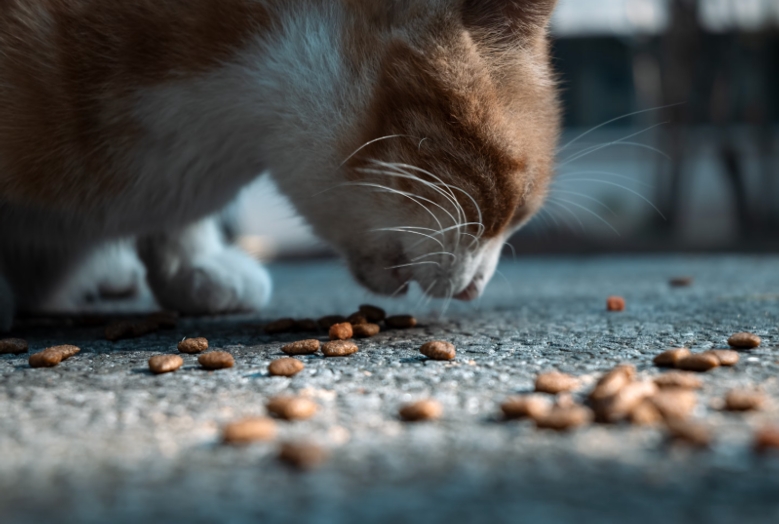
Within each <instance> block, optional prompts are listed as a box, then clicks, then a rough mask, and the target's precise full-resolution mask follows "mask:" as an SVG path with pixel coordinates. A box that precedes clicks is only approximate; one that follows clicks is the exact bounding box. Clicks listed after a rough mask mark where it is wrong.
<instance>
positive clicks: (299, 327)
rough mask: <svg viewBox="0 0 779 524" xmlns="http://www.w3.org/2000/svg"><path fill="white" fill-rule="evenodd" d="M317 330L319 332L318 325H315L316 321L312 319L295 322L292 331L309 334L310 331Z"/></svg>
mask: <svg viewBox="0 0 779 524" xmlns="http://www.w3.org/2000/svg"><path fill="white" fill-rule="evenodd" d="M318 330H319V324H317V323H316V320H314V319H313V318H304V319H301V320H296V321H295V328H294V331H303V332H311V331H318Z"/></svg>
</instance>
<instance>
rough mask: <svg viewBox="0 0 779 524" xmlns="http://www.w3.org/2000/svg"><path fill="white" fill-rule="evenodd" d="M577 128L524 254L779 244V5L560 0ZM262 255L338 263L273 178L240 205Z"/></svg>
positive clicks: (571, 114) (565, 80)
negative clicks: (319, 258)
mask: <svg viewBox="0 0 779 524" xmlns="http://www.w3.org/2000/svg"><path fill="white" fill-rule="evenodd" d="M552 33H553V37H554V44H553V46H554V57H555V67H556V69H557V71H558V72H559V75H560V81H561V87H562V100H563V105H564V112H565V130H564V135H563V139H562V141H561V144H560V148H559V154H558V174H557V179H556V182H555V184H554V189H553V191H552V194H551V197H550V199H549V202H548V204H547V206H546V208H545V209H544V211H542V212H541V213H540V214H539V215H538V216H537V217H536V218H535V219H534V220H533V222H532V223H531V224H530V225H528V226H527V227H526V228H525V229H524V230H523V231H521V232H519V233H518V234H517V235H515V237H514V238H513V239H512V241H511V243H512V245H513V247H514V249H515V250H516V252H517V253H587V252H594V253H597V252H664V251H677V252H678V251H683V252H706V251H742V252H762V251H775V250H779V238H778V237H779V235H777V234H776V233H777V231H779V227H778V226H779V187H777V186H779V177H777V172H778V171H779V165H778V163H777V150H778V149H779V148H778V147H777V146H778V145H779V144H777V142H779V132H778V131H779V125H778V124H779V103H778V102H779V67H778V66H779V0H598V1H597V2H591V1H584V0H560V3H559V7H558V9H557V11H556V14H555V17H554V20H553V26H552ZM239 217H240V222H241V225H242V229H243V231H245V232H246V233H247V235H246V236H245V237H244V238H243V239H242V243H243V245H244V247H246V248H247V249H249V250H250V251H253V252H255V253H256V254H258V255H259V256H261V257H263V258H272V257H276V258H291V257H310V256H327V255H328V254H329V251H328V250H327V248H326V247H325V246H323V245H322V244H321V243H319V242H317V241H316V240H315V239H314V238H313V236H312V235H311V234H310V232H309V231H308V230H307V228H306V227H305V226H304V225H303V224H302V222H301V221H300V220H298V219H297V218H296V217H295V213H294V211H293V210H292V208H291V207H290V206H289V204H288V203H287V202H286V201H285V200H284V199H283V198H282V197H281V196H279V195H278V193H277V192H276V191H275V189H274V188H273V186H272V184H271V183H270V181H268V180H263V181H261V182H259V183H258V184H257V185H256V186H254V187H253V188H251V189H250V190H249V191H247V193H246V194H245V195H244V196H243V198H242V200H241V204H240V207H239Z"/></svg>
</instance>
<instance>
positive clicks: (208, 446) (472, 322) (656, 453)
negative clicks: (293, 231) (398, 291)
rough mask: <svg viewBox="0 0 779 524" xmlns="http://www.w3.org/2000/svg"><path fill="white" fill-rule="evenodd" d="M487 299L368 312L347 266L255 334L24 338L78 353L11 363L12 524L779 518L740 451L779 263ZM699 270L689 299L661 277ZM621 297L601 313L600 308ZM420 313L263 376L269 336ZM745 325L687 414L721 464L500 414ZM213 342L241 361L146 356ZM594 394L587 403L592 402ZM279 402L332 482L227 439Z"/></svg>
mask: <svg viewBox="0 0 779 524" xmlns="http://www.w3.org/2000/svg"><path fill="white" fill-rule="evenodd" d="M500 269H501V273H502V274H501V275H498V276H496V277H495V279H494V281H493V283H492V284H491V286H490V287H489V288H488V291H487V293H486V295H485V297H484V298H483V299H482V300H481V302H480V303H479V304H455V305H453V307H451V308H450V309H449V311H448V312H447V314H446V316H445V317H444V318H440V315H439V313H440V311H439V309H440V307H441V304H440V303H433V304H425V301H424V300H420V299H419V295H414V296H411V297H408V298H406V299H402V300H400V301H397V302H392V301H387V300H374V299H372V298H370V297H369V296H368V295H367V294H366V293H365V292H364V291H362V290H361V289H359V288H358V287H357V286H356V285H355V284H353V283H352V281H351V279H350V278H349V277H348V276H347V274H346V272H345V270H343V269H342V268H341V266H340V265H338V264H336V263H322V262H317V263H305V264H304V263H300V264H288V265H277V266H274V267H272V272H273V274H274V277H275V279H276V285H277V288H276V293H275V298H274V301H273V304H272V306H271V308H269V309H268V311H266V312H265V313H264V314H263V318H262V320H260V319H251V318H246V317H240V318H219V319H185V320H183V321H181V322H180V324H179V327H178V328H177V329H176V330H175V331H160V332H158V333H155V334H152V335H149V336H147V337H144V338H141V339H136V340H127V341H120V342H118V343H110V342H107V341H105V340H102V339H101V333H102V330H101V328H99V327H69V326H66V325H63V324H54V325H43V326H40V325H39V326H33V325H30V324H28V325H26V326H23V327H22V328H21V329H20V330H19V332H18V333H17V334H18V335H21V336H24V337H25V338H27V339H28V340H29V341H30V342H31V344H32V346H33V347H34V349H41V348H43V347H45V346H47V345H52V344H58V343H74V344H77V345H79V346H80V347H81V348H82V353H81V354H79V355H77V356H76V357H74V358H72V359H71V360H68V361H67V362H65V363H63V364H61V365H60V366H59V367H57V368H53V369H30V368H29V367H28V366H27V363H26V357H25V356H18V357H17V356H0V410H1V411H0V413H1V415H0V522H2V523H3V524H12V523H13V524H15V523H27V522H89V523H109V522H110V523H124V522H179V521H181V522H189V523H195V522H216V521H222V522H231V523H233V522H234V523H242V522H313V523H342V522H348V523H351V522H354V523H366V522H388V523H389V522H424V523H436V522H490V523H500V522H512V523H513V522H542V523H558V522H560V523H562V522H577V523H579V522H593V523H596V522H597V523H604V522H605V523H608V522H615V523H617V522H619V523H622V522H696V523H697V522H700V523H728V522H739V523H741V522H779V455H778V456H773V457H770V456H769V457H758V456H755V455H754V454H753V453H752V451H751V450H750V441H751V437H752V433H753V431H754V428H757V427H760V426H762V425H763V424H765V423H769V422H774V423H779V381H778V380H777V372H779V324H777V317H779V257H659V258H652V257H641V258H566V259H535V258H534V259H526V260H522V261H518V262H511V261H508V260H507V261H506V262H505V263H504V264H502V266H501V268H500ZM682 275H691V276H694V277H695V284H694V285H693V286H692V287H690V288H684V289H672V288H671V287H669V285H668V279H669V278H671V277H675V276H682ZM610 294H619V295H622V296H624V297H625V298H626V299H627V303H628V308H627V311H625V312H624V313H607V312H606V311H605V307H604V306H605V298H606V296H607V295H610ZM365 301H369V302H374V303H377V304H379V305H382V306H386V307H387V309H388V310H389V311H390V312H395V313H401V312H412V313H415V314H417V315H418V316H419V318H420V320H421V321H422V325H421V326H420V327H418V328H416V329H412V330H408V331H392V332H389V331H388V332H385V333H382V334H380V335H379V336H378V337H376V338H373V339H369V340H366V341H362V342H360V352H359V353H357V354H356V355H354V356H352V357H349V358H343V359H327V360H325V359H323V358H321V357H318V356H312V357H302V358H303V360H304V361H305V363H306V369H305V370H304V371H303V372H301V373H300V374H299V375H297V376H296V377H294V378H292V379H286V378H277V377H273V378H272V377H269V376H267V373H266V366H267V364H268V363H269V362H270V361H271V360H272V359H273V358H276V357H278V356H281V353H280V351H279V348H280V346H281V345H282V343H283V342H286V341H290V340H294V339H296V338H298V337H297V336H295V335H280V336H277V337H270V336H267V335H264V334H263V333H262V331H261V330H260V329H259V326H260V325H261V324H262V322H263V321H265V320H269V319H273V318H276V317H281V316H295V317H316V316H320V315H324V314H329V313H345V314H348V313H350V312H351V311H353V310H354V309H356V306H357V305H358V304H360V303H362V302H365ZM742 330H749V331H753V332H755V333H757V334H759V335H760V336H761V337H763V339H764V344H763V346H762V347H761V348H759V349H757V350H754V351H750V352H744V354H743V355H742V360H741V362H740V363H739V364H738V366H736V367H735V368H733V369H728V368H720V369H717V370H714V371H712V372H710V373H708V374H706V375H705V377H704V379H705V388H704V390H703V392H702V394H701V397H702V400H703V402H702V403H701V405H700V406H699V408H698V410H697V411H696V414H695V415H696V417H699V418H701V419H703V420H706V421H707V422H708V423H710V424H711V425H712V426H713V427H714V428H715V434H716V435H717V440H716V443H715V445H714V446H713V447H712V449H711V450H707V451H694V450H691V449H688V448H685V447H679V446H670V445H668V443H667V442H666V440H665V438H664V435H663V434H662V432H661V431H659V430H657V429H641V428H633V427H629V426H592V427H588V428H585V429H582V430H578V431H576V432H573V433H570V434H557V433H553V432H549V431H539V430H536V429H535V428H534V427H533V426H532V425H531V424H529V423H527V422H511V423H505V422H501V421H500V420H499V417H497V412H498V405H499V403H500V402H501V401H502V400H503V399H504V398H505V397H506V396H508V395H510V394H514V393H519V392H523V391H529V390H530V389H531V387H532V383H533V379H534V377H535V375H536V373H538V372H539V371H544V370H551V369H558V370H561V371H565V372H570V373H574V374H576V375H579V376H582V377H584V378H583V381H584V382H585V383H586V384H592V383H593V382H594V381H595V380H596V379H597V377H598V375H599V374H600V373H601V372H603V371H605V370H607V369H609V368H610V367H612V366H613V365H615V364H617V363H621V362H631V363H634V364H636V365H637V367H638V369H639V372H640V374H641V375H644V376H652V375H655V374H657V373H659V371H658V370H657V369H655V368H654V367H653V366H652V365H651V358H652V357H653V356H654V355H655V354H657V353H658V352H660V351H661V350H663V349H665V348H667V347H668V346H679V345H687V346H689V347H693V348H697V349H703V348H715V347H725V346H726V344H725V341H726V339H727V336H728V335H730V334H731V333H733V332H735V331H742ZM198 335H202V336H206V337H208V338H209V340H210V341H211V346H212V347H217V346H218V347H222V348H225V349H226V350H227V351H230V352H231V353H232V354H233V355H234V356H235V358H236V366H235V367H234V368H232V369H229V370H222V371H217V372H205V371H202V370H200V369H198V367H197V364H196V359H195V357H192V356H185V362H186V363H185V366H184V368H182V369H181V370H179V371H178V372H176V373H173V374H169V375H163V376H153V375H151V374H150V373H149V372H148V371H147V370H146V360H147V359H148V357H149V356H151V355H153V354H155V353H160V352H175V344H176V342H177V341H178V340H179V339H181V338H182V337H183V336H198ZM433 338H436V339H439V338H440V339H447V340H450V341H452V342H454V343H455V344H456V346H457V347H458V357H457V359H456V360H455V361H454V362H451V363H440V362H426V361H425V360H424V359H423V358H421V357H420V355H419V353H418V352H417V351H416V349H417V348H418V346H419V345H420V344H421V343H422V342H424V341H427V340H430V339H433ZM746 385H755V386H760V387H762V388H763V389H764V390H765V391H766V392H767V393H768V394H769V395H770V396H771V397H772V399H773V401H772V403H771V405H770V406H769V407H768V408H767V409H766V410H764V411H762V412H760V413H753V414H746V415H734V414H728V413H724V412H722V411H720V410H718V409H717V400H718V399H720V398H721V397H722V396H723V394H724V393H725V392H726V391H727V390H728V389H729V388H731V387H736V386H746ZM586 391H587V387H585V388H584V389H582V391H581V392H580V395H583V394H585V393H586ZM280 392H298V393H302V394H305V395H309V396H311V397H312V398H314V399H315V400H316V401H317V402H318V403H319V404H320V407H321V409H320V411H319V413H318V414H317V415H316V416H315V417H314V418H313V419H311V420H308V421H305V422H296V423H284V424H281V437H280V440H286V439H302V438H306V439H312V440H315V441H317V442H320V443H322V444H323V445H325V446H327V447H328V448H330V449H331V453H332V456H331V460H330V461H329V462H328V463H327V464H326V465H325V466H324V467H322V468H321V469H319V470H316V471H313V472H307V473H299V472H295V471H291V470H289V469H287V468H286V467H283V466H282V465H280V464H279V463H278V462H277V461H276V458H275V454H276V451H277V444H257V445H253V446H249V447H246V448H227V447H223V446H221V445H219V444H218V437H219V428H220V427H221V425H222V424H224V423H225V422H228V421H230V420H233V419H235V418H239V417H242V416H245V415H253V414H263V413H264V407H263V405H264V401H265V399H267V398H268V397H269V396H271V395H273V394H276V393H280ZM427 396H432V397H435V398H437V399H439V400H440V401H441V402H442V403H443V405H444V406H445V414H444V417H443V419H442V420H441V421H439V422H435V423H425V424H419V425H408V424H405V423H402V422H400V421H398V419H397V416H396V413H397V409H398V407H399V406H400V405H401V404H402V403H403V402H406V401H409V400H413V399H416V398H424V397H427Z"/></svg>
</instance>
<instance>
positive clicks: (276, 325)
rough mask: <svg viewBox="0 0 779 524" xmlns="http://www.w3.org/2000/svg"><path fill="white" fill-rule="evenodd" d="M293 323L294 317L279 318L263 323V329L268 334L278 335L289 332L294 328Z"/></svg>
mask: <svg viewBox="0 0 779 524" xmlns="http://www.w3.org/2000/svg"><path fill="white" fill-rule="evenodd" d="M295 325H296V324H295V319H294V318H280V319H278V320H274V321H273V322H270V323H268V324H265V327H264V328H263V329H264V330H265V332H266V333H267V334H269V335H278V334H279V333H289V332H290V331H292V330H294V329H295Z"/></svg>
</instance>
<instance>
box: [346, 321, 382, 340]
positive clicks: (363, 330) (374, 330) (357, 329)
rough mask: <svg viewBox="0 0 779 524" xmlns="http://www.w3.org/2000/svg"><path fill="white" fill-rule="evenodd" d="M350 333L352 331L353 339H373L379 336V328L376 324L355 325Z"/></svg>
mask: <svg viewBox="0 0 779 524" xmlns="http://www.w3.org/2000/svg"><path fill="white" fill-rule="evenodd" d="M352 331H354V334H353V335H352V336H354V338H370V337H375V336H376V335H378V334H379V332H380V331H381V328H380V327H379V325H378V324H371V323H370V322H369V323H367V324H357V325H356V326H354V327H353V328H352Z"/></svg>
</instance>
